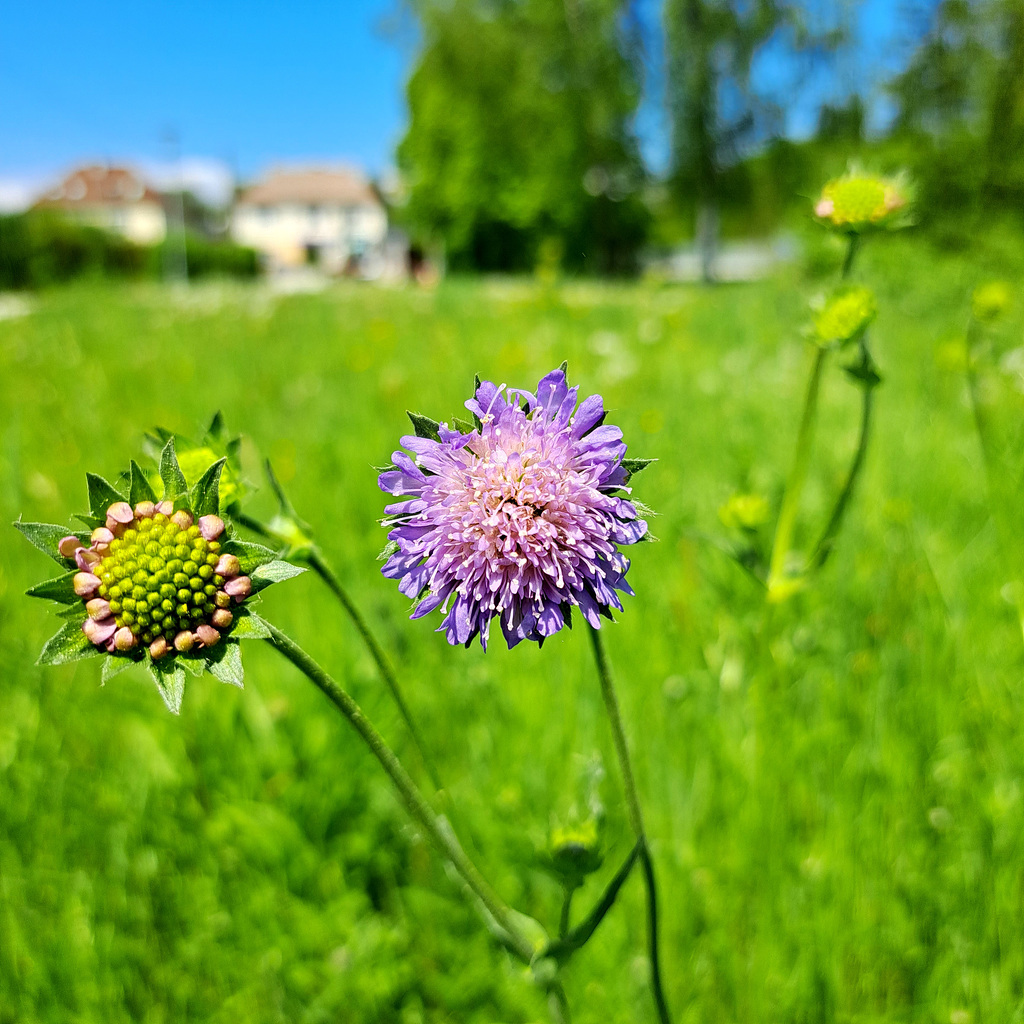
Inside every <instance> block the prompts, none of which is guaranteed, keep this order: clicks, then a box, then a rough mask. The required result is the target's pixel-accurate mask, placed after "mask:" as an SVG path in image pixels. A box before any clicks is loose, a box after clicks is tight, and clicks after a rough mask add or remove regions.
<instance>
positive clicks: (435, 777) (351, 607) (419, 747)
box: [235, 513, 444, 792]
mask: <svg viewBox="0 0 1024 1024" xmlns="http://www.w3.org/2000/svg"><path fill="white" fill-rule="evenodd" d="M235 518H236V519H237V520H238V522H239V523H240V524H241V525H242V526H244V527H245V528H246V529H248V530H252V532H253V533H255V534H258V535H259V536H260V537H263V538H264V539H266V540H270V541H278V540H279V537H277V536H275V534H274V533H273V531H272V530H270V529H268V528H267V526H266V525H265V524H264V523H261V522H260V521H259V520H258V519H253V518H252V517H250V516H247V515H245V513H239V514H238V515H236V517H235ZM296 561H303V562H305V563H306V565H308V566H309V568H310V569H312V570H313V572H315V573H316V574H317V576H319V577H320V579H321V580H323V582H324V583H325V584H326V585H327V588H328V589H329V590H330V591H331V593H332V594H334V596H335V597H336V598H337V599H338V601H339V602H340V603H341V606H342V608H344V609H345V611H346V613H347V614H348V616H349V618H350V619H351V620H352V624H353V625H354V626H355V627H356V632H357V633H358V634H359V636H360V638H361V639H362V641H363V643H364V644H365V645H366V649H367V650H368V651H369V652H370V657H371V658H373V661H374V663H375V664H376V666H377V671H378V672H379V673H380V676H381V678H382V679H383V680H384V685H385V686H387V688H388V691H389V692H390V694H391V697H392V699H393V700H394V702H395V705H396V706H397V708H398V711H399V714H401V716H402V721H403V722H404V723H405V727H406V728H407V729H408V730H409V735H410V736H412V741H413V743H414V744H415V746H416V753H417V754H419V758H420V761H421V762H422V763H423V767H424V768H425V769H426V771H427V775H428V776H429V777H430V782H431V785H432V786H433V787H434V789H435V790H437V791H438V792H441V791H442V790H443V789H444V786H442V785H441V778H440V775H439V774H438V772H437V768H436V767H435V766H434V762H433V759H432V758H431V757H430V756H429V755H428V754H427V748H426V745H425V744H424V742H423V737H422V736H421V735H420V731H419V728H418V727H417V725H416V722H415V720H414V719H413V717H412V712H411V711H410V710H409V705H408V704H406V702H405V697H404V696H403V694H402V688H401V686H399V684H398V677H397V676H396V675H395V670H394V668H393V667H392V665H391V662H390V661H388V657H387V655H386V654H385V653H384V649H383V648H382V647H381V645H380V644H379V643H378V642H377V638H376V637H375V636H374V635H373V633H372V631H371V630H370V627H369V625H368V624H367V622H366V619H364V618H363V616H362V613H361V612H360V611H359V608H358V606H357V605H356V603H355V602H354V601H353V600H352V598H351V597H350V596H349V593H348V591H347V590H345V588H344V587H343V586H342V584H341V580H340V579H339V578H338V574H337V573H336V572H335V571H334V570H333V569H332V568H331V566H330V564H329V563H328V562H327V560H326V559H325V558H324V556H323V552H322V551H321V550H320V548H319V547H317V546H316V545H313V547H312V548H311V549H310V551H309V554H308V555H304V556H301V557H297V558H296Z"/></svg>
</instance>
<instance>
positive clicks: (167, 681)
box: [146, 657, 185, 715]
mask: <svg viewBox="0 0 1024 1024" xmlns="http://www.w3.org/2000/svg"><path fill="white" fill-rule="evenodd" d="M146 667H147V668H148V669H149V674H150V675H151V676H152V677H153V682H154V683H156V688H157V689H158V690H159V691H160V696H161V697H163V699H164V703H165V704H166V705H167V710H168V711H170V712H172V713H173V714H175V715H178V714H180V713H181V699H182V697H183V696H184V695H185V670H184V669H183V668H182V667H181V665H179V664H178V659H177V658H172V657H166V658H162V659H161V660H160V661H152V660H148V661H147V665H146Z"/></svg>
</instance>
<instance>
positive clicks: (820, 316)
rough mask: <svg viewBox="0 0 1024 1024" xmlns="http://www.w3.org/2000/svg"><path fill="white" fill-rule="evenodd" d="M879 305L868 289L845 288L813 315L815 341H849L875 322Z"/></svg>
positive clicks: (834, 343) (833, 343) (832, 342)
mask: <svg viewBox="0 0 1024 1024" xmlns="http://www.w3.org/2000/svg"><path fill="white" fill-rule="evenodd" d="M877 313H878V304H877V303H876V302H875V296H874V293H873V292H872V291H871V289H870V288H864V287H863V286H861V285H847V286H845V287H843V288H839V289H837V290H836V291H834V292H833V293H832V294H831V295H830V296H828V298H827V299H826V300H825V301H824V303H823V304H822V306H821V308H820V309H819V310H818V311H817V313H816V314H815V316H814V338H815V341H817V342H818V344H819V345H842V344H845V343H846V342H848V341H852V340H853V339H854V338H856V337H857V335H859V334H860V333H861V332H862V331H863V330H864V329H865V328H866V327H867V326H868V324H870V323H871V321H872V320H874V319H875V315H876V314H877Z"/></svg>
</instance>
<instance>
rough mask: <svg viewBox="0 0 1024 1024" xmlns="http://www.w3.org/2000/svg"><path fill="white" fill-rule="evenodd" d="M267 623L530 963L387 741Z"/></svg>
mask: <svg viewBox="0 0 1024 1024" xmlns="http://www.w3.org/2000/svg"><path fill="white" fill-rule="evenodd" d="M266 625H267V629H269V630H270V638H269V640H268V642H269V643H270V644H271V645H272V646H273V647H275V648H276V649H277V650H278V651H279V652H280V653H281V654H283V655H284V656H285V657H286V658H287V659H288V660H289V661H290V662H291V663H292V664H293V665H294V666H295V667H296V668H297V669H299V671H300V672H302V673H303V675H305V676H306V677H307V678H308V679H309V680H310V681H311V682H312V683H314V684H315V685H316V686H317V687H318V688H319V689H320V690H321V691H322V692H323V693H324V694H325V695H326V696H327V698H328V699H329V700H330V701H331V703H333V704H334V705H335V707H337V708H338V710H340V711H341V713H342V714H343V715H344V716H345V717H346V718H347V719H348V720H349V723H350V724H351V725H352V727H353V728H354V729H355V730H356V732H357V733H359V735H360V736H361V737H362V739H363V740H364V742H365V743H366V745H367V746H368V747H369V748H370V751H371V752H372V753H373V755H374V757H376V758H377V760H378V761H379V762H380V765H381V767H382V768H383V769H384V771H385V772H386V773H387V775H388V777H389V778H390V779H391V781H392V783H394V786H395V788H396V789H397V790H398V793H399V796H400V797H401V798H402V802H403V803H404V804H405V806H406V809H407V810H408V812H409V814H410V815H411V816H412V818H413V819H414V820H415V821H416V822H417V823H418V824H419V825H420V826H421V827H422V828H423V830H424V831H425V832H426V833H427V835H428V836H429V838H430V840H431V842H433V844H434V846H435V847H436V848H437V850H438V851H439V852H440V853H441V855H442V856H444V857H446V858H447V859H448V861H449V862H450V863H451V865H452V867H453V868H454V869H455V870H456V871H457V872H458V874H459V875H460V876H461V878H462V880H463V881H464V882H465V883H466V885H467V886H468V887H469V888H470V889H471V890H472V892H473V894H474V895H475V896H476V897H477V899H479V901H480V903H481V904H483V907H484V908H485V909H486V911H487V913H488V914H489V915H490V916H491V917H492V918H493V919H494V921H495V922H496V923H497V925H498V927H500V928H501V930H502V932H503V933H504V935H505V937H506V939H507V945H508V947H509V948H510V949H511V950H512V952H514V953H515V954H516V955H517V956H518V957H519V958H520V959H521V960H522V961H524V962H525V963H529V962H530V961H531V960H532V958H533V956H534V953H535V949H534V946H533V944H532V943H531V942H530V940H529V939H527V937H526V936H525V935H524V934H523V932H522V931H521V929H520V928H519V926H518V924H517V923H516V921H515V920H514V918H513V912H512V911H511V909H510V908H509V907H508V906H507V905H506V904H505V903H504V902H503V901H502V900H501V898H500V897H499V896H498V895H497V893H496V892H495V891H494V890H493V889H492V888H491V886H490V884H489V883H488V882H487V881H486V880H485V879H484V877H483V875H481V874H480V871H479V870H478V869H477V867H476V865H475V864H473V862H472V861H471V860H470V859H469V857H468V856H467V855H466V853H465V851H464V850H463V849H462V846H461V845H460V844H459V842H458V840H457V839H456V838H455V835H454V833H453V832H452V831H451V828H450V827H446V826H445V825H444V824H443V823H442V821H440V820H439V819H438V818H436V817H435V815H434V812H433V810H432V809H431V807H430V804H428V803H427V801H426V799H424V797H423V795H422V794H421V793H420V791H419V790H418V789H417V788H416V785H415V783H414V782H413V781H412V779H411V778H410V777H409V774H408V772H406V770H405V769H404V768H403V767H402V764H401V762H400V761H399V760H398V758H397V757H396V756H395V754H394V752H393V751H392V750H391V749H390V747H388V745H387V743H385V741H384V738H383V737H382V736H381V735H380V733H379V732H377V730H376V729H375V728H374V727H373V725H372V724H371V723H370V721H369V720H368V719H367V718H366V716H365V715H364V714H363V712H362V710H361V709H360V707H359V705H358V704H356V702H355V701H354V700H353V699H352V698H351V697H350V696H349V694H348V693H347V692H346V691H345V690H344V689H343V688H342V687H341V686H340V685H339V684H338V683H337V682H335V681H334V679H332V678H331V677H330V676H329V675H328V674H327V673H326V672H325V671H324V670H323V669H322V668H321V667H320V666H319V665H318V664H317V663H316V662H315V661H314V660H313V659H312V658H311V657H310V656H309V655H308V654H307V653H306V652H305V651H304V650H303V649H302V648H301V647H300V646H299V645H298V644H297V643H295V641H294V640H292V639H291V638H290V637H288V636H286V635H285V634H284V633H282V632H281V631H280V630H279V629H278V628H277V627H276V626H273V625H271V624H270V623H269V622H268V623H267V624H266Z"/></svg>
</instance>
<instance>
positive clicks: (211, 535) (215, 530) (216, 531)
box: [199, 516, 224, 540]
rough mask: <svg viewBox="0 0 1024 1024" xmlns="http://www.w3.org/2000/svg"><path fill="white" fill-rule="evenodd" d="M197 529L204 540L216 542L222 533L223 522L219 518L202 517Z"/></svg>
mask: <svg viewBox="0 0 1024 1024" xmlns="http://www.w3.org/2000/svg"><path fill="white" fill-rule="evenodd" d="M199 529H200V530H201V531H202V534H203V539H204V540H216V539H217V538H218V537H219V536H220V535H221V534H222V533H223V532H224V520H223V519H221V517H220V516H202V517H200V519H199Z"/></svg>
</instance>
